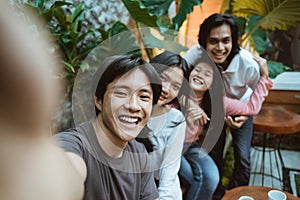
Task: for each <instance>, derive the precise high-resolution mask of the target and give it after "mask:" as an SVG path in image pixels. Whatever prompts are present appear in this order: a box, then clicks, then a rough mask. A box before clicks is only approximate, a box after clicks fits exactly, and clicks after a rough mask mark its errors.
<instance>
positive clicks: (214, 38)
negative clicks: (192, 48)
mask: <svg viewBox="0 0 300 200" xmlns="http://www.w3.org/2000/svg"><path fill="white" fill-rule="evenodd" d="M230 37H231V36H226V37H223V38H221V40H224V39H230ZM208 39H210V40H219V39H218V38H216V37H208Z"/></svg>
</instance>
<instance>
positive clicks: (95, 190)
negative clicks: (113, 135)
mask: <svg viewBox="0 0 300 200" xmlns="http://www.w3.org/2000/svg"><path fill="white" fill-rule="evenodd" d="M54 140H55V141H56V142H57V144H58V145H59V146H60V147H62V148H63V149H64V150H65V151H67V152H73V153H76V154H78V155H79V156H80V157H82V158H83V160H84V161H85V163H86V166H87V179H86V181H85V193H84V198H83V199H84V200H106V199H111V200H119V199H122V200H123V199H124V200H125V199H128V200H137V199H145V200H148V199H149V200H153V199H156V198H158V192H157V188H156V185H155V183H154V177H153V173H152V172H149V169H150V165H149V160H148V157H147V156H146V155H147V152H146V150H145V147H144V146H143V144H140V143H138V142H136V141H135V140H133V141H130V142H129V143H128V145H127V147H126V148H125V150H124V153H123V155H122V157H120V158H111V157H110V156H108V155H107V154H106V153H105V152H104V151H103V149H102V148H101V147H100V145H99V143H98V140H97V137H96V135H95V132H94V129H93V127H92V125H91V123H86V124H84V125H81V126H78V127H77V128H76V129H70V130H67V131H65V132H61V133H58V134H56V135H55V136H54Z"/></svg>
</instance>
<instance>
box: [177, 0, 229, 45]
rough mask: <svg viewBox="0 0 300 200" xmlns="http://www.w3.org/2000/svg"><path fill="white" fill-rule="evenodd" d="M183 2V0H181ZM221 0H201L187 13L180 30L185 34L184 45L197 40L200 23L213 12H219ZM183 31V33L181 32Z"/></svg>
mask: <svg viewBox="0 0 300 200" xmlns="http://www.w3.org/2000/svg"><path fill="white" fill-rule="evenodd" d="M183 2H184V1H183ZM222 3H223V0H203V3H202V4H201V6H195V7H194V10H193V12H192V13H191V14H189V15H188V18H187V21H186V26H185V29H184V30H182V31H181V30H180V32H181V33H182V34H184V35H186V36H187V40H186V41H185V45H186V46H188V47H191V46H192V45H194V44H197V43H198V42H197V41H198V32H199V27H200V24H201V23H202V22H203V20H204V19H205V18H207V17H208V16H209V15H211V14H213V13H219V12H220V10H221V7H222ZM183 32H184V33H183Z"/></svg>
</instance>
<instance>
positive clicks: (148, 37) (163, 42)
mask: <svg viewBox="0 0 300 200" xmlns="http://www.w3.org/2000/svg"><path fill="white" fill-rule="evenodd" d="M142 32H143V35H145V37H144V46H145V47H146V48H158V49H167V50H170V51H174V52H177V53H180V52H183V51H187V49H188V48H187V47H185V46H182V45H181V44H179V43H177V42H174V40H172V39H168V37H169V38H173V37H174V36H173V35H167V34H166V33H164V34H163V36H164V37H163V39H159V38H157V37H155V36H154V35H153V34H152V33H151V32H150V30H149V29H143V31H142Z"/></svg>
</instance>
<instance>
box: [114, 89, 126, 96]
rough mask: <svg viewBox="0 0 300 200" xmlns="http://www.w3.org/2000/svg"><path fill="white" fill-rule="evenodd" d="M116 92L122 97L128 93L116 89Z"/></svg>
mask: <svg viewBox="0 0 300 200" xmlns="http://www.w3.org/2000/svg"><path fill="white" fill-rule="evenodd" d="M114 94H115V95H116V96H117V97H121V98H124V97H127V93H126V92H124V91H121V90H115V91H114Z"/></svg>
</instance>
